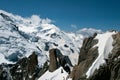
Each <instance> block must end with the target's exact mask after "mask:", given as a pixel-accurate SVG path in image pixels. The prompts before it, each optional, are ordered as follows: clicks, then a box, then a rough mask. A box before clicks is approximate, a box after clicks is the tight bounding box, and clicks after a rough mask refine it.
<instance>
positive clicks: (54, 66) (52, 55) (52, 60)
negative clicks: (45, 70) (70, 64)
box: [49, 49, 59, 72]
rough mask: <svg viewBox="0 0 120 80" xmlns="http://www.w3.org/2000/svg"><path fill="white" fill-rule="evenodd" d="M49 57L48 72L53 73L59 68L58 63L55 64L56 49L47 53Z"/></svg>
mask: <svg viewBox="0 0 120 80" xmlns="http://www.w3.org/2000/svg"><path fill="white" fill-rule="evenodd" d="M49 57H50V65H49V71H50V72H53V71H55V70H56V69H57V68H58V67H59V66H58V62H57V53H56V49H51V50H50V51H49Z"/></svg>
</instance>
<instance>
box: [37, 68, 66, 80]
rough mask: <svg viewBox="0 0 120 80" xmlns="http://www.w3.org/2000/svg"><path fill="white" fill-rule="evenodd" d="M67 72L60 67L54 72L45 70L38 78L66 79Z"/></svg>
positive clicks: (50, 79) (43, 79)
mask: <svg viewBox="0 0 120 80" xmlns="http://www.w3.org/2000/svg"><path fill="white" fill-rule="evenodd" d="M67 76H68V73H67V72H65V71H64V69H63V68H62V67H60V68H59V69H57V70H56V71H54V72H49V71H46V72H45V73H44V74H43V75H42V76H41V77H40V78H39V79H38V80H66V79H67Z"/></svg>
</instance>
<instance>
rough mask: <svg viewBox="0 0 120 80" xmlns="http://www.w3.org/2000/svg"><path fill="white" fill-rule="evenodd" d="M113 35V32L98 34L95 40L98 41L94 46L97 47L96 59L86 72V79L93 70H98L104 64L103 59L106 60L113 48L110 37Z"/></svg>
mask: <svg viewBox="0 0 120 80" xmlns="http://www.w3.org/2000/svg"><path fill="white" fill-rule="evenodd" d="M113 34H115V32H106V33H104V34H98V35H97V36H96V38H95V39H98V43H97V44H96V45H95V46H97V47H98V53H99V55H98V57H97V59H96V60H95V61H94V62H93V63H92V65H91V67H90V68H89V70H88V71H87V73H86V75H87V78H88V77H89V76H91V75H92V74H93V72H94V71H95V69H98V68H99V67H100V65H102V64H103V63H105V60H104V59H107V58H108V54H109V53H110V52H111V50H112V48H113V46H112V42H113V39H112V35H113ZM95 46H94V47H95Z"/></svg>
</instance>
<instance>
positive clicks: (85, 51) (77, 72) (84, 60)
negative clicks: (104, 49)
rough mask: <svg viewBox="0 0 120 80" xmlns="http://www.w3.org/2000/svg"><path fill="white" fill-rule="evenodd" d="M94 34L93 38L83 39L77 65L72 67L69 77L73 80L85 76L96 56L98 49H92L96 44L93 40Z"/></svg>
mask: <svg viewBox="0 0 120 80" xmlns="http://www.w3.org/2000/svg"><path fill="white" fill-rule="evenodd" d="M95 36H96V34H95V35H94V36H93V37H89V38H86V39H84V41H83V45H82V47H81V49H80V54H79V60H78V64H77V65H76V66H74V68H73V71H72V73H71V74H70V77H71V78H72V79H73V80H78V79H80V78H83V77H85V76H86V74H85V73H86V71H87V70H88V69H89V67H90V66H91V64H92V63H93V61H94V60H95V59H96V57H97V56H98V47H93V46H94V45H95V44H97V42H98V41H97V40H95V39H94V38H95Z"/></svg>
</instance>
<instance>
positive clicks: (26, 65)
mask: <svg viewBox="0 0 120 80" xmlns="http://www.w3.org/2000/svg"><path fill="white" fill-rule="evenodd" d="M119 37H120V33H119V32H117V31H111V32H110V31H107V32H102V31H101V30H96V29H92V28H89V29H87V28H84V29H81V30H79V31H77V32H75V33H73V32H71V33H69V32H65V31H62V30H60V29H59V28H58V27H57V26H55V25H54V24H52V21H51V20H50V19H48V18H46V19H42V18H40V17H39V16H37V15H33V16H31V17H29V18H23V17H21V16H18V15H13V14H11V13H8V12H5V11H3V10H0V80H119V79H120V77H119V76H120V75H118V74H119V72H118V71H119V70H120V68H119V66H120V62H119V59H120V43H119V42H120V38H119ZM112 62H114V63H112ZM112 64H114V65H112ZM101 66H102V69H103V70H102V71H101ZM114 69H115V70H114ZM108 72H109V75H107V77H104V75H102V74H103V73H104V74H105V73H106V74H107V73H108ZM113 73H114V74H113ZM96 76H97V77H96ZM105 76H106V75H105ZM99 77H101V78H99Z"/></svg>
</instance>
